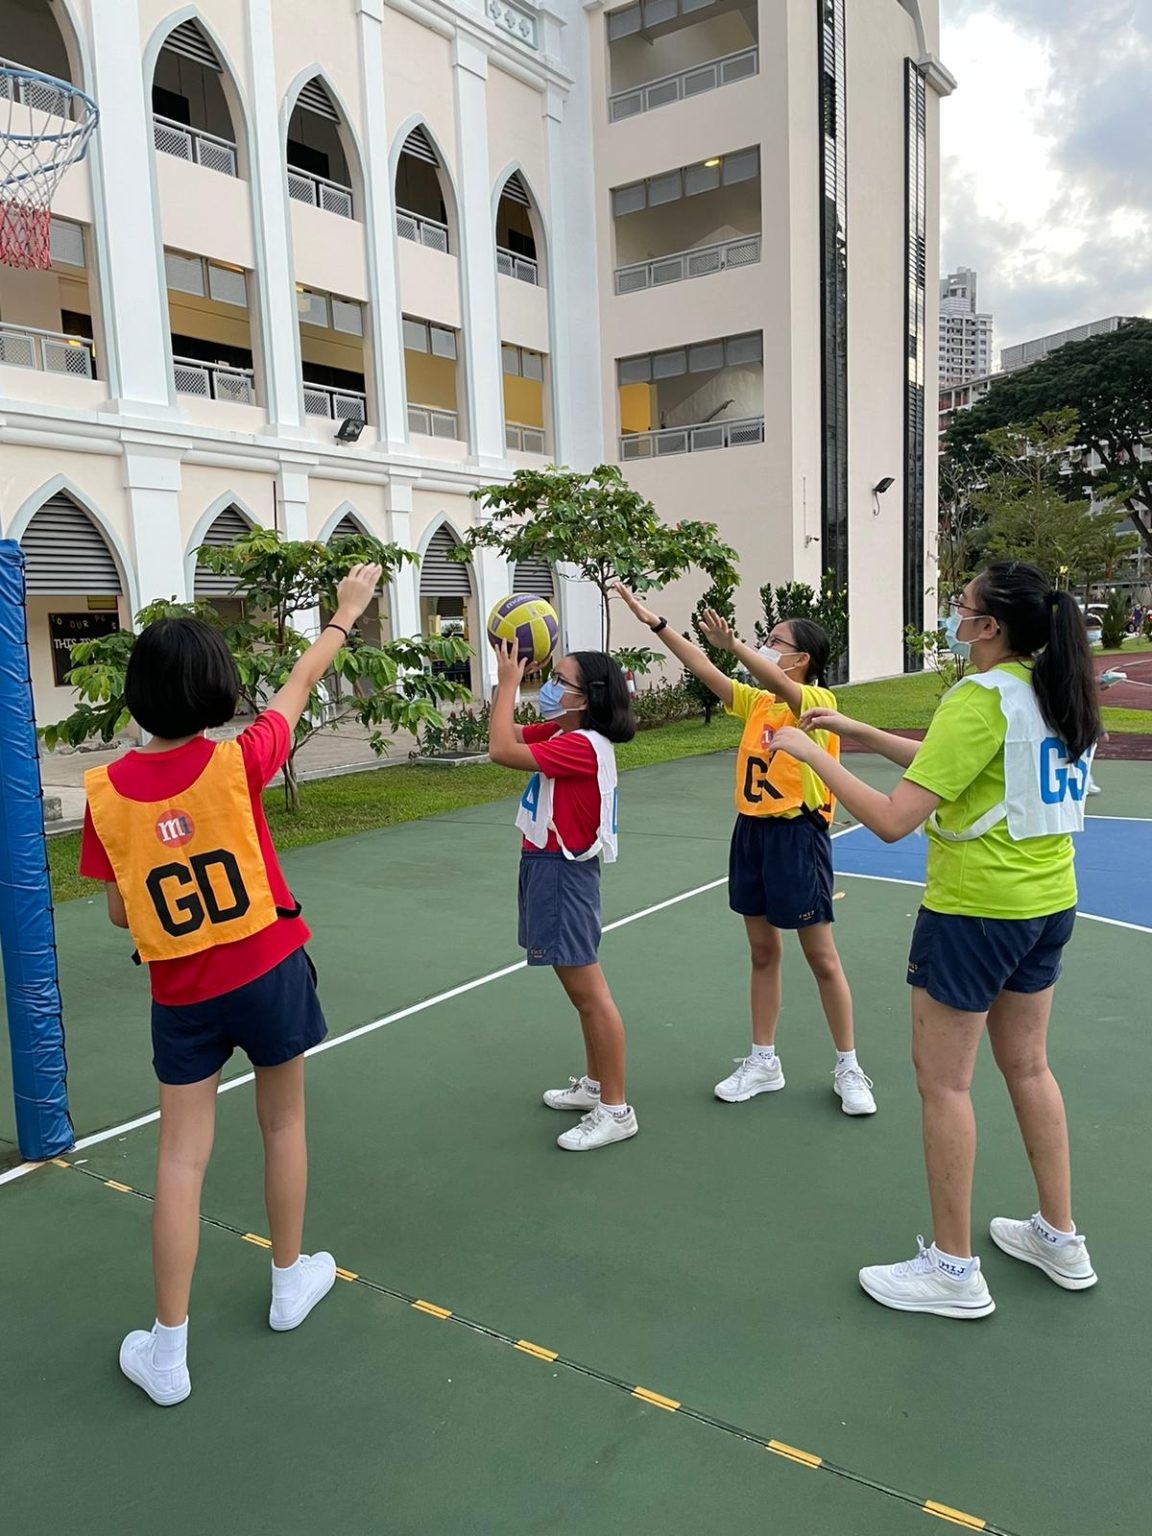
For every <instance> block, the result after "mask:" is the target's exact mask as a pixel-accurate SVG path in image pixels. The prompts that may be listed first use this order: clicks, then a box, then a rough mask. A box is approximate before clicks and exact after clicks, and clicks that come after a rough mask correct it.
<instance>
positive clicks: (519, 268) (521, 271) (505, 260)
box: [496, 245, 540, 286]
mask: <svg viewBox="0 0 1152 1536" xmlns="http://www.w3.org/2000/svg"><path fill="white" fill-rule="evenodd" d="M496 270H497V272H499V273H500V275H501V277H515V278H518V279H519V280H520V282H522V283H533V284H535V285H536V286H539V283H540V263H539V262H537V261H533V259H532V257H531V256H517V254H516V252H515V251H506V250H505V249H504V247H503V246H502V245H498V246H497V247H496Z"/></svg>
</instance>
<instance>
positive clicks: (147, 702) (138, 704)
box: [124, 619, 240, 741]
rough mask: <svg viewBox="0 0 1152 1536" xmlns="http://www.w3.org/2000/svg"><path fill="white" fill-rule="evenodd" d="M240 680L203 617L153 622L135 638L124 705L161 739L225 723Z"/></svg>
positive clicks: (233, 709)
mask: <svg viewBox="0 0 1152 1536" xmlns="http://www.w3.org/2000/svg"><path fill="white" fill-rule="evenodd" d="M239 697H240V676H239V673H238V672H237V671H236V663H235V661H233V659H232V653H231V651H230V650H229V649H228V647H227V646H226V645H225V643H224V637H223V636H222V635H221V634H220V632H219V630H216V629H213V628H212V626H211V624H206V623H205V622H204V620H203V619H157V620H156V622H155V624H149V625H148V627H147V629H143V630H141V632H140V633H139V634H138V635H137V636H136V640H135V642H134V644H133V646H132V652H131V655H130V656H129V658H128V670H127V672H126V674H125V677H124V702H125V704H126V705H127V706H128V712H129V714H130V715H131V716H132V718H133V720H135V721H136V723H137V725H142V726H143V727H144V729H145V730H146V731H148V732H150V733H151V734H152V735H153V736H159V737H160V738H161V739H162V740H164V741H179V740H180V739H181V738H182V737H184V736H195V735H196V734H197V732H199V731H203V730H207V729H208V728H209V727H210V726H214V725H227V723H228V721H229V720H231V718H232V716H233V715H234V714H235V713H236V705H237V702H238V701H239Z"/></svg>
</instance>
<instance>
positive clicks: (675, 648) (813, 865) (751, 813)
mask: <svg viewBox="0 0 1152 1536" xmlns="http://www.w3.org/2000/svg"><path fill="white" fill-rule="evenodd" d="M616 591H617V592H618V593H619V595H620V596H621V597H622V598H623V599H624V601H625V602H626V603H627V605H628V607H629V608H630V609H631V610H632V612H633V613H634V614H635V615H636V617H637V618H638V619H639V620H640V622H641V623H642V624H646V625H647V626H648V628H649V629H650V630H651V631H652V633H653V634H654V635H658V636H659V637H660V639H661V641H662V642H663V643H664V645H666V646H667V648H668V650H669V651H670V652H671V653H672V655H673V656H675V657H676V659H677V660H678V661H680V662H682V663H683V664H684V666H685V667H687V668H688V670H689V672H691V673H693V675H694V676H696V677H698V678H699V679H700V681H701V682H702V683H705V684H706V685H707V686H708V687H709V688H711V690H712V692H713V693H714V694H715V695H716V697H717V698H718V699H719V700H720V702H721V704H723V706H724V708H725V709H726V710H727V712H728V713H729V714H730V715H735V716H736V718H737V719H739V720H743V721H744V733H743V736H742V737H741V740H740V750H739V754H738V760H737V770H736V812H737V815H736V826H735V829H734V831H733V833H732V846H731V853H730V857H729V867H728V901H729V905H730V906H731V908H732V910H733V911H734V912H738V913H739V914H740V916H741V917H743V919H744V927H745V929H746V931H747V934H748V945H749V949H750V951H751V956H752V1049H751V1050H750V1051H749V1053H748V1055H747V1056H743V1057H739V1058H738V1059H737V1061H736V1070H735V1072H733V1073H731V1074H730V1075H729V1076H728V1077H726V1078H725V1079H724V1080H723V1082H720V1083H717V1084H716V1088H715V1093H716V1097H717V1098H718V1099H723V1100H725V1102H727V1103H729V1104H741V1103H744V1102H745V1101H746V1100H748V1099H752V1098H755V1097H756V1095H757V1094H761V1093H774V1092H776V1091H777V1090H779V1089H781V1088H783V1087H784V1072H783V1069H782V1067H781V1065H780V1058H779V1057H778V1056H777V1055H776V1022H777V1019H778V1018H779V1015H780V999H781V985H780V972H781V961H782V958H783V953H784V945H783V940H782V938H781V932H782V930H785V929H794V930H795V931H796V935H797V937H798V938H799V940H800V948H801V950H802V951H803V953H804V958H805V960H807V962H808V965H809V968H810V969H811V971H812V974H813V976H814V977H815V978H816V985H817V987H818V988H819V991H820V1002H821V1005H822V1007H823V1009H824V1017H825V1018H826V1019H827V1020H828V1028H829V1029H830V1030H831V1032H832V1039H833V1041H834V1042H835V1046H836V1065H835V1068H834V1070H833V1075H832V1085H833V1088H834V1090H835V1092H836V1095H837V1097H838V1098H839V1099H840V1104H841V1108H842V1109H843V1110H844V1113H845V1114H848V1115H871V1114H874V1113H875V1111H876V1100H875V1099H874V1098H873V1096H872V1083H871V1081H870V1079H869V1078H867V1077H865V1075H864V1073H863V1071H862V1070H861V1068H860V1065H859V1063H858V1061H857V1059H856V1041H855V1035H854V1032H853V1020H852V994H851V992H850V991H849V988H848V982H847V979H846V978H845V975H844V969H843V967H842V966H841V964H840V956H839V954H838V953H837V951H836V944H835V940H834V939H833V937H832V921H833V912H832V839H831V834H830V831H829V828H830V826H831V822H832V813H833V809H834V801H833V799H832V796H831V795H830V793H829V792H828V789H827V786H826V785H825V784H824V782H823V780H822V779H820V778H819V777H818V775H817V774H816V773H814V772H813V771H812V770H811V769H810V768H808V767H807V766H806V765H805V764H801V763H799V762H797V761H796V760H795V759H794V758H791V757H789V756H788V755H787V754H785V753H777V752H776V751H775V749H774V747H773V745H772V742H773V737H774V735H775V733H776V732H777V731H779V730H783V729H785V728H786V727H788V726H794V725H795V724H796V722H797V719H798V718H799V716H800V715H802V714H803V713H804V712H805V711H806V710H812V709H821V708H823V709H834V708H835V699H834V696H833V694H832V693H831V692H830V691H829V690H828V689H827V688H825V687H823V686H822V684H823V678H824V669H825V667H826V666H827V664H828V655H829V643H828V636H827V633H826V632H825V631H824V630H823V629H822V628H821V627H820V625H819V624H814V623H812V622H811V621H810V620H808V619H788V620H782V621H781V622H780V623H779V624H777V625H776V626H775V628H774V629H773V631H772V634H771V635H770V636H769V637H768V644H767V646H766V647H765V649H764V650H762V651H756V650H753V648H752V647H751V646H748V645H744V644H743V643H742V642H741V641H740V640H739V639H737V637H736V636H735V635H734V634H733V632H732V630H731V628H730V627H729V625H728V624H727V623H726V622H725V621H724V620H723V619H722V618H720V617H719V616H718V615H717V614H715V613H713V612H712V610H711V609H709V610H707V611H706V613H705V615H704V624H703V630H704V634H705V636H706V638H707V640H708V643H709V645H713V646H716V647H717V648H718V649H720V650H726V651H731V652H732V654H733V655H735V656H736V657H737V659H738V660H739V661H741V662H742V663H743V665H744V666H745V667H746V668H747V670H748V672H749V673H750V674H751V675H752V676H753V677H754V678H756V679H757V680H758V681H759V682H761V683H763V685H764V687H763V689H760V688H750V687H748V686H747V684H744V683H738V682H734V681H733V679H732V678H730V677H728V676H726V675H725V674H724V673H723V672H721V671H720V669H719V668H718V667H716V666H714V665H713V664H712V662H711V661H709V659H708V657H707V656H706V654H705V653H704V651H702V650H701V649H700V647H699V646H697V645H693V644H692V642H691V641H690V640H687V639H685V637H684V636H683V635H680V634H678V633H677V632H676V630H674V629H672V628H670V627H669V624H668V621H667V619H663V618H661V617H660V616H659V615H658V614H655V613H653V612H652V610H651V609H650V608H646V607H645V606H644V604H643V603H641V602H640V601H639V600H638V598H636V596H635V595H634V594H633V593H631V592H629V591H628V589H627V588H626V587H625V586H623V585H622V584H620V583H617V586H616ZM821 744H822V745H823V746H825V747H826V749H827V750H828V751H829V752H830V753H833V754H835V753H837V752H838V746H837V738H836V737H835V736H834V735H833V734H832V733H830V732H822V733H821Z"/></svg>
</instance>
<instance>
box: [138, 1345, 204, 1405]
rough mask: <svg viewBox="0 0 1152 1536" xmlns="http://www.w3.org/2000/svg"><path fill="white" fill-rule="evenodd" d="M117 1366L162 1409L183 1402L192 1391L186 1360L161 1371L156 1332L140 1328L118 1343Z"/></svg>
mask: <svg viewBox="0 0 1152 1536" xmlns="http://www.w3.org/2000/svg"><path fill="white" fill-rule="evenodd" d="M120 1369H121V1370H122V1371H123V1372H124V1374H125V1376H127V1378H128V1380H129V1381H134V1382H135V1383H136V1385H137V1386H138V1387H142V1388H143V1389H144V1391H145V1392H147V1394H148V1396H149V1397H150V1398H151V1399H152V1401H153V1402H154V1403H159V1404H160V1407H161V1408H171V1407H172V1406H173V1404H174V1403H182V1402H183V1401H184V1399H185V1398H186V1397H187V1396H188V1394H189V1393H190V1392H191V1390H192V1378H191V1377H190V1376H189V1374H188V1362H187V1361H185V1362H184V1363H183V1364H181V1365H178V1366H176V1367H174V1368H173V1369H172V1370H164V1371H162V1370H161V1369H160V1368H159V1366H157V1364H156V1335H155V1333H153V1332H147V1333H146V1332H145V1331H144V1329H143V1328H137V1329H135V1330H134V1331H133V1332H132V1333H130V1334H128V1335H126V1337H125V1339H124V1342H123V1344H121V1346H120Z"/></svg>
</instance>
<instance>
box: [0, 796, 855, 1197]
mask: <svg viewBox="0 0 1152 1536" xmlns="http://www.w3.org/2000/svg"><path fill="white" fill-rule="evenodd" d="M860 825H861V823H860V822H855V823H853V825H852V826H850V827H841V828H839V830H838V831H836V832H833V833H832V837H833V838H837V837H846V836H847V835H848V833H850V832H856V831H859V829H860ZM727 883H728V876H727V875H722V876H721V877H720V879H718V880H709V881H708V882H707V884H705V885H697V886H694V887H693V888H692V890H690V891H681V892H680V893H679V895H676V896H669V897H668V898H667V899H666V900H664V901H658V902H655V903H654V904H653V905H652V906H650V907H642V908H641V910H640V911H639V912H630V913H629V914H628V915H627V916H626V917H618V918H616V919H615V921H613V922H611V923H605V924H604V927H603V930H602V932H604V933H613V932H615V931H616V930H617V929H618V928H627V927H628V925H629V924H630V923H638V922H639V921H640V919H641V918H642V917H652V916H654V915H655V914H656V913H657V912H666V911H667V910H668V908H669V907H676V906H679V905H680V903H681V902H683V901H691V900H692V898H693V897H694V896H703V895H705V894H706V893H707V892H709V891H715V890H719V888H720V887H721V886H722V885H727ZM527 969H528V962H527V960H516V961H513V963H512V964H511V965H504V966H501V967H500V969H499V970H496V971H489V973H488V974H487V975H486V976H477V977H474V978H473V980H472V981H465V982H462V983H461V984H460V985H459V986H457V987H449V988H448V990H447V991H446V992H438V993H436V995H435V996H434V997H425V998H422V999H421V1000H420V1001H419V1002H418V1003H410V1004H409V1005H408V1007H407V1008H400V1009H397V1011H396V1012H395V1013H388V1014H385V1015H384V1016H383V1017H382V1018H379V1019H373V1020H371V1022H370V1023H368V1024H361V1025H359V1026H358V1027H357V1028H356V1029H350V1030H348V1031H347V1033H346V1034H342V1035H334V1036H333V1037H332V1039H330V1040H322V1041H321V1042H320V1044H319V1045H314V1046H312V1048H311V1049H310V1050H308V1051H305V1053H304V1054H305V1056H320V1055H322V1054H323V1053H324V1052H325V1051H334V1050H335V1049H336V1047H337V1046H339V1045H347V1044H349V1042H350V1041H352V1040H360V1039H362V1038H363V1037H364V1036H365V1035H371V1034H374V1033H375V1032H376V1030H378V1029H385V1028H387V1026H388V1025H389V1024H398V1023H399V1022H400V1020H401V1019H410V1018H412V1017H413V1016H414V1015H415V1014H418V1013H425V1012H426V1011H427V1010H428V1009H429V1008H435V1007H437V1006H438V1005H439V1004H440V1003H449V1002H452V1001H453V999H455V998H457V997H464V996H465V995H466V994H467V993H469V992H475V991H476V989H477V988H478V987H486V986H487V985H488V983H489V982H492V981H502V980H503V979H504V977H505V976H514V975H515V974H516V972H517V971H526V970H527ZM255 1078H256V1074H255V1072H242V1073H241V1074H240V1075H239V1076H238V1077H230V1078H229V1079H228V1081H227V1082H224V1083H221V1084H220V1086H219V1087H218V1088H217V1089H216V1094H217V1097H219V1095H220V1094H222V1093H229V1092H231V1090H232V1089H233V1088H242V1087H244V1085H245V1084H246V1083H251V1082H254V1081H255ZM159 1118H160V1111H159V1109H152V1110H149V1111H148V1113H147V1114H144V1115H137V1117H136V1118H135V1119H134V1120H125V1121H123V1122H122V1123H121V1124H120V1125H113V1126H109V1127H108V1128H107V1129H106V1130H102V1131H94V1132H93V1133H92V1134H91V1135H90V1136H82V1137H81V1138H80V1140H79V1141H78V1142H76V1143H75V1145H74V1146H72V1147H71V1148H70V1149H69V1150H70V1151H71V1152H85V1151H87V1150H88V1148H89V1147H97V1146H99V1145H100V1144H101V1142H105V1141H111V1140H112V1138H113V1137H114V1136H127V1135H128V1133H129V1132H130V1131H138V1130H140V1129H141V1127H143V1126H145V1125H154V1124H155V1123H156V1121H157V1120H159ZM43 1167H44V1163H43V1162H38V1163H19V1164H18V1165H17V1166H16V1167H15V1168H10V1169H9V1170H8V1172H7V1173H0V1185H2V1184H11V1183H12V1182H13V1181H14V1180H16V1179H22V1178H23V1177H24V1176H25V1174H29V1173H31V1172H33V1170H34V1169H36V1168H43Z"/></svg>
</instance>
